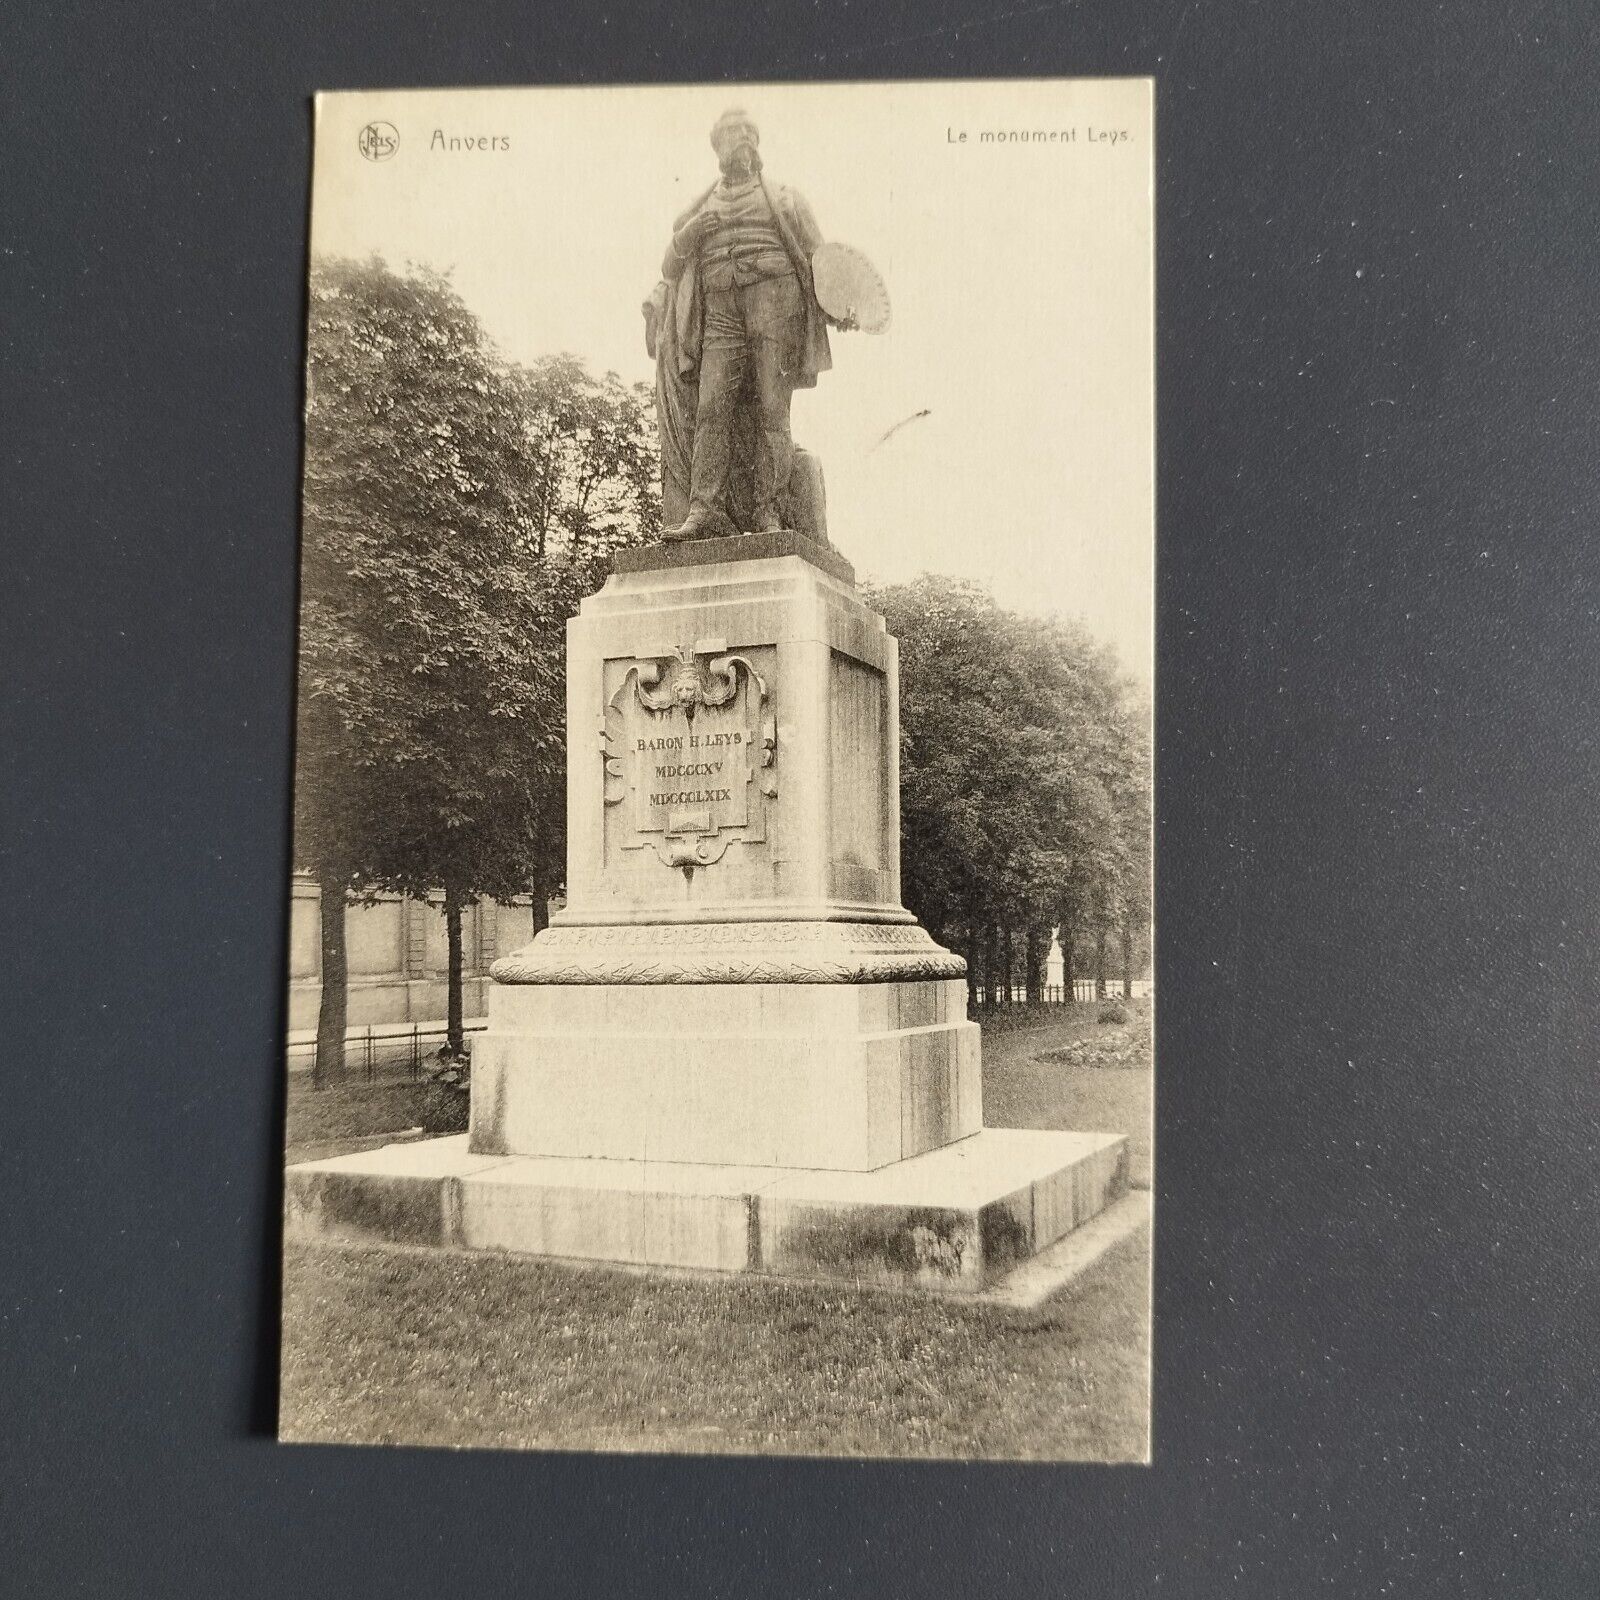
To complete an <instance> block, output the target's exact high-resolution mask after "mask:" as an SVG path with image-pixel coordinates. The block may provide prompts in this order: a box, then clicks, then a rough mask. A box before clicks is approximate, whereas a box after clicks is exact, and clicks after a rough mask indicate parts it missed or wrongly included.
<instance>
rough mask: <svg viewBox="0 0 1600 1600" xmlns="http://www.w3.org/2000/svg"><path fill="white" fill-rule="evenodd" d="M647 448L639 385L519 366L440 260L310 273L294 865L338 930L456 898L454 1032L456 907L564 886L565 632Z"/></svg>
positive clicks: (334, 264)
mask: <svg viewBox="0 0 1600 1600" xmlns="http://www.w3.org/2000/svg"><path fill="white" fill-rule="evenodd" d="M649 447H650V430H649V426H648V413H647V411H646V409H645V400H644V397H643V393H642V391H629V390H627V389H626V388H624V386H623V385H621V383H620V381H619V380H617V379H616V378H615V377H614V375H608V376H607V377H606V378H605V379H604V380H599V381H597V380H594V379H592V378H590V377H588V376H587V375H586V374H585V373H584V372H583V371H582V369H581V367H580V366H579V365H578V364H577V363H575V362H573V361H572V360H571V358H566V357H562V358H557V359H556V360H554V361H551V362H547V363H541V364H539V365H538V366H536V367H535V368H533V369H531V370H530V369H522V368H518V367H515V366H513V365H511V364H509V363H507V362H506V361H504V360H503V359H502V358H501V357H500V356H499V354H498V353H497V352H496V351H495V349H494V348H493V346H492V345H491V344H490V342H489V340H488V339H487V337H486V336H485V334H484V332H483V329H482V328H481V326H480V325H479V323H478V321H477V319H476V317H475V316H473V314H472V313H471V311H470V310H468V308H467V307H466V306H465V305H464V304H463V303H462V301H461V298H460V296H459V295H458V294H457V293H456V292H455V290H454V289H453V287H452V286H451V285H450V283H449V282H448V280H447V279H446V278H444V277H442V276H440V275H439V274H437V273H433V272H431V271H428V270H427V269H414V270H411V271H409V272H407V273H404V274H402V273H396V272H393V271H391V270H390V269H389V268H388V267H387V266H386V265H385V264H384V263H383V262H382V261H380V260H378V259H376V258H374V259H372V260H368V261H364V262H355V261H347V260H321V261H318V262H317V263H315V264H314V266H313V270H312V274H311V295H310V318H309V332H308V385H307V406H306V469H305V497H304V521H303V557H302V586H301V638H300V692H299V713H298V743H297V766H298V771H297V781H296V791H295V798H296V814H295V858H296V861H297V863H298V864H299V865H301V866H303V867H305V868H307V869H309V870H311V871H312V872H313V873H314V874H315V875H316V877H317V879H318V881H319V883H320V884H321V885H322V892H323V901H324V907H325V912H326V911H329V910H335V909H336V910H337V912H338V916H339V919H340V920H341V921H342V912H343V903H344V896H345V894H346V893H355V894H357V895H361V894H371V893H374V892H377V891H379V890H396V891H400V892H403V893H406V894H411V895H418V896H420V895H425V894H426V893H427V892H428V891H429V890H431V889H437V888H443V890H444V892H445V910H446V918H447V922H448V923H449V933H450V946H451V974H450V976H451V983H450V991H451V992H450V1023H451V1034H452V1043H454V1044H455V1045H456V1046H457V1047H459V1044H460V1037H461V1030H460V1023H461V1017H460V971H461V952H460V913H461V909H462V907H463V906H466V905H470V904H471V903H472V902H473V901H475V900H477V899H478V898H480V897H482V896H490V897H494V898H497V899H509V898H510V897H512V896H513V895H516V894H519V893H522V892H525V891H526V890H528V889H529V888H530V886H533V885H536V884H540V883H542V884H543V885H544V886H545V887H553V886H554V884H555V883H557V882H558V881H559V871H560V861H561V858H562V855H563V852H564V832H563V830H564V819H565V808H564V803H563V792H564V776H563V774H564V733H565V690H564V666H565V663H564V652H563V644H564V628H563V624H564V622H565V620H566V618H567V617H568V616H569V615H570V614H571V612H572V610H573V609H574V608H575V606H576V604H577V601H578V599H579V598H581V596H582V595H583V594H585V593H587V592H588V591H589V590H590V589H591V588H593V587H594V586H595V583H596V582H597V581H598V578H599V576H600V575H601V569H602V568H603V566H604V563H605V562H606V561H607V559H608V558H609V555H610V553H611V552H612V551H613V550H614V549H615V548H616V547H617V546H618V545H619V544H621V543H625V542H628V541H629V540H630V539H637V538H638V537H640V536H641V534H642V533H643V532H644V531H645V530H646V529H648V528H650V527H651V526H653V524H652V522H651V515H652V512H651V493H652V491H651V485H650V477H649V474H650V470H651V469H650V466H649V461H648V451H649ZM327 922H328V917H327V916H326V915H325V918H324V950H325V958H326V956H327V954H328V953H329V950H330V939H333V938H335V935H336V931H335V930H331V929H330V928H329V927H328V926H327ZM342 980H343V974H342V972H338V973H332V974H330V973H328V972H327V971H325V972H324V986H323V987H324V1014H325V1015H324V1021H325V1022H326V1023H327V1027H326V1028H323V1027H322V1026H319V1057H320V1056H321V1055H322V1054H323V1049H324V1046H325V1047H326V1048H327V1049H328V1050H333V1049H336V1048H338V1047H339V1045H340V1044H342V1036H343V981H342ZM330 990H337V993H336V994H335V995H334V996H333V1000H334V1006H335V1009H336V1011H337V1012H338V1015H337V1017H335V1018H329V1017H328V1016H327V1011H328V1006H329V1000H330ZM335 1022H337V1035H335V1031H334V1023H335ZM325 1034H326V1038H324V1035H325ZM336 1040H337V1043H336Z"/></svg>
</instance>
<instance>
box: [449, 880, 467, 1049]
mask: <svg viewBox="0 0 1600 1600" xmlns="http://www.w3.org/2000/svg"><path fill="white" fill-rule="evenodd" d="M444 931H445V939H446V941H447V943H448V945H449V950H450V961H449V976H448V980H447V983H446V989H447V998H446V1000H445V1039H444V1042H445V1048H446V1049H447V1050H448V1051H449V1052H450V1053H451V1055H454V1056H462V1055H465V1054H466V1052H467V1035H466V1028H465V1027H464V1025H463V1022H462V1015H461V1009H462V1008H461V894H460V892H459V891H458V890H456V889H452V888H450V887H449V886H448V885H447V886H446V888H445V891H444Z"/></svg>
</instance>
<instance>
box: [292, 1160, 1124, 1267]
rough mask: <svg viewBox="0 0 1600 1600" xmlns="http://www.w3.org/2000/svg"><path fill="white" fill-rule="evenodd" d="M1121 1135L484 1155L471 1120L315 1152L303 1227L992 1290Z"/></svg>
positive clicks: (1114, 1163) (1088, 1200) (1117, 1179)
mask: <svg viewBox="0 0 1600 1600" xmlns="http://www.w3.org/2000/svg"><path fill="white" fill-rule="evenodd" d="M1127 1165H1128V1158H1127V1141H1126V1139H1124V1138H1123V1137H1121V1136H1120V1135H1116V1134H1104V1133H1067V1132H1055V1131H1040V1130H1033V1129H1020V1128H985V1129H983V1130H982V1131H981V1132H978V1133H975V1134H972V1135H970V1136H969V1137H967V1138H965V1139H960V1140H958V1141H956V1142H955V1143H953V1144H949V1145H945V1146H944V1147H943V1148H941V1149H938V1150H932V1151H929V1152H927V1153H926V1154H924V1155H919V1156H914V1157H912V1158H911V1159H910V1160H906V1161H898V1162H895V1163H893V1164H892V1165H889V1166H885V1167H879V1168H877V1169H876V1170H875V1171H871V1172H841V1171H821V1170H809V1169H800V1168H786V1167H733V1166H711V1165H700V1164H695V1163H687V1162H667V1161H614V1160H603V1159H583V1158H571V1157H548V1156H510V1157H506V1156H484V1155H473V1154H471V1153H470V1152H469V1151H468V1149H467V1141H466V1137H465V1135H458V1136H456V1137H454V1138H447V1139H429V1140H425V1141H422V1142H420V1143H413V1144H403V1145H388V1146H385V1147H383V1148H381V1149H378V1150H370V1151H363V1152H360V1153H357V1154H355V1155H347V1156H335V1157H332V1158H330V1159H328V1160H324V1161H309V1162H303V1163H301V1164H299V1165H297V1166H293V1167H290V1168H289V1169H288V1172H287V1174H286V1186H285V1209H286V1219H287V1227H288V1231H289V1233H290V1235H291V1236H292V1237H298V1238H308V1239H318V1238H320V1239H327V1240H339V1241H354V1242H370V1243H391V1244H421V1245H434V1246H447V1247H455V1248H465V1249H471V1250H494V1251H505V1252H509V1253H512V1254H518V1255H529V1256H553V1257H564V1258H573V1259H579V1260H590V1261H600V1262H617V1263H627V1264H630V1265H638V1266H658V1267H685V1268H699V1269H710V1270H715V1271H723V1272H754V1273H764V1274H769V1275H773V1276H778V1277H793V1278H806V1279H827V1280H833V1281H841V1282H852V1283H881V1284H890V1285H899V1286H904V1287H917V1288H931V1289H943V1290H952V1291H957V1292H976V1291H979V1290H981V1289H983V1288H984V1287H985V1286H986V1285H988V1284H991V1283H993V1282H994V1281H995V1280H996V1279H997V1278H999V1277H1001V1276H1003V1275H1004V1274H1005V1273H1007V1272H1009V1271H1010V1270H1011V1269H1012V1268H1014V1267H1016V1266H1017V1265H1018V1264H1019V1263H1021V1262H1024V1261H1026V1260H1028V1259H1030V1258H1031V1257H1033V1256H1035V1255H1037V1254H1038V1253H1039V1252H1040V1251H1042V1250H1046V1249H1048V1248H1049V1247H1050V1246H1051V1245H1053V1244H1055V1243H1056V1242H1057V1241H1058V1240H1060V1239H1062V1238H1064V1237H1065V1236H1066V1235H1067V1234H1069V1233H1070V1232H1071V1231H1072V1230H1073V1229H1074V1228H1076V1227H1079V1226H1081V1225H1082V1224H1083V1223H1085V1222H1087V1221H1088V1220H1089V1219H1090V1218H1091V1217H1093V1216H1095V1215H1097V1214H1098V1213H1099V1212H1101V1211H1103V1210H1104V1209H1105V1208H1106V1207H1107V1206H1108V1205H1110V1204H1111V1203H1112V1201H1114V1200H1115V1199H1117V1198H1118V1197H1119V1196H1120V1195H1121V1194H1122V1193H1123V1191H1124V1190H1125V1188H1126V1185H1127Z"/></svg>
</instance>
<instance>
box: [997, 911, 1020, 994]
mask: <svg viewBox="0 0 1600 1600" xmlns="http://www.w3.org/2000/svg"><path fill="white" fill-rule="evenodd" d="M1000 968H1001V971H1003V972H1004V973H1005V978H1004V980H1003V981H1004V983H1005V991H1004V992H1005V997H1006V1000H1005V1003H1006V1004H1007V1005H1010V1004H1011V979H1012V975H1013V973H1014V972H1015V971H1016V968H1015V966H1014V965H1013V956H1012V951H1011V924H1010V923H1009V922H1008V923H1007V924H1006V925H1005V928H1004V930H1003V931H1002V933H1001V935H1000Z"/></svg>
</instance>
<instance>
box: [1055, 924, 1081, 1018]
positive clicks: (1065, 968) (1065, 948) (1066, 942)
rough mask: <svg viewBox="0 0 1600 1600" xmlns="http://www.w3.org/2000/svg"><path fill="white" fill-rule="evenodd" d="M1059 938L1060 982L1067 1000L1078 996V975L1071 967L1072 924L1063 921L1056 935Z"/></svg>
mask: <svg viewBox="0 0 1600 1600" xmlns="http://www.w3.org/2000/svg"><path fill="white" fill-rule="evenodd" d="M1056 937H1057V938H1059V939H1060V940H1061V984H1062V988H1063V989H1064V991H1065V993H1066V997H1067V999H1068V1000H1069V1001H1072V1000H1076V999H1077V998H1078V989H1077V984H1078V975H1077V973H1076V972H1074V971H1073V969H1072V937H1073V936H1072V924H1071V923H1070V922H1063V923H1062V924H1061V928H1060V931H1059V933H1058V934H1057V935H1056Z"/></svg>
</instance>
